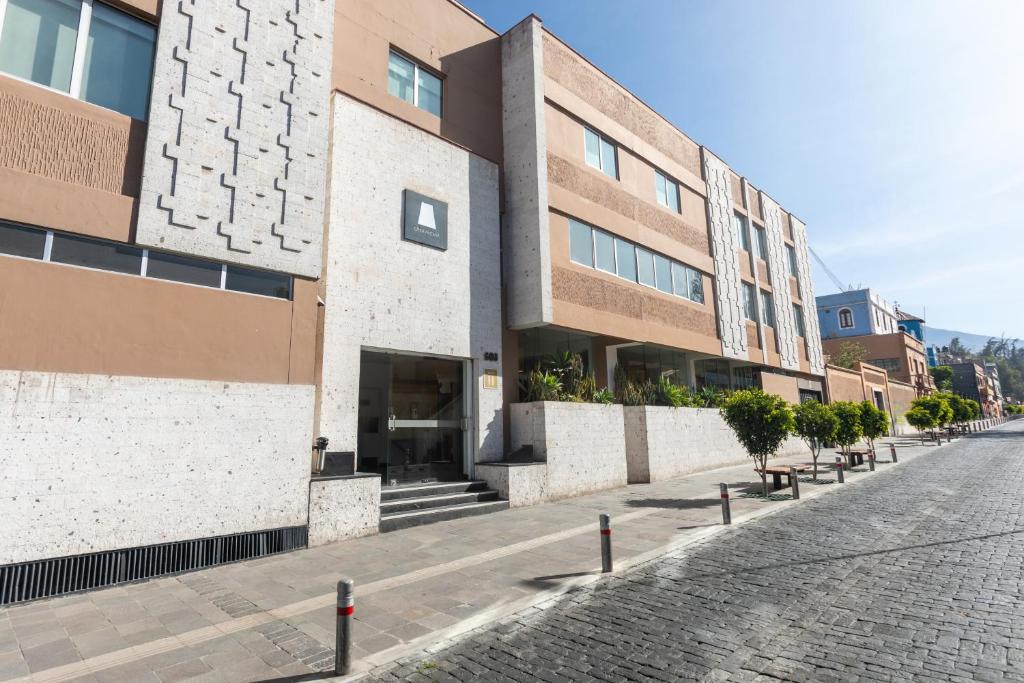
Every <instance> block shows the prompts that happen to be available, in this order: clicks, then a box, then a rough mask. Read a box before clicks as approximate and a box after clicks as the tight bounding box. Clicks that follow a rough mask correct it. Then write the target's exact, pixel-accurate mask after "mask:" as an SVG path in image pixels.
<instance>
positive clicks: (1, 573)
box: [0, 526, 308, 605]
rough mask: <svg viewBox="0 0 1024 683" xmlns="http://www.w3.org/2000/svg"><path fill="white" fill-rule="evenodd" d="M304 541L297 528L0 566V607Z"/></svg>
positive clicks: (288, 547) (294, 545) (244, 556)
mask: <svg viewBox="0 0 1024 683" xmlns="http://www.w3.org/2000/svg"><path fill="white" fill-rule="evenodd" d="M307 539H308V530H307V528H306V527H305V526H296V527H287V528H284V529H271V530H269V531H250V532H247V533H242V534H232V535H230V536H216V537H214V538H201V539H198V540H194V541H176V542H174V543H161V544H159V545H148V546H142V547H139V548H128V549H125V550H108V551H107V552H102V553H91V554H88V555H73V556H71V557H59V558H56V559H51V560H37V561H35V562H23V563H20V564H8V565H4V566H2V567H0V605H11V604H14V603H16V602H25V601H26V600H36V599H38V598H49V597H53V596H55V595H64V594H66V593H74V592H77V591H85V590H90V589H93V588H103V587H104V586H113V585H115V584H118V583H125V582H128V581H139V580H141V579H150V578H153V577H155V576H164V575H166V574H177V573H180V572H187V571H192V570H194V569H202V568H204V567H213V566H216V565H218V564H226V563H228V562H238V561H239V560H249V559H252V558H255V557H263V556H264V555H273V554H275V553H283V552H286V551H288V550H296V549H298V548H305V547H306V542H307Z"/></svg>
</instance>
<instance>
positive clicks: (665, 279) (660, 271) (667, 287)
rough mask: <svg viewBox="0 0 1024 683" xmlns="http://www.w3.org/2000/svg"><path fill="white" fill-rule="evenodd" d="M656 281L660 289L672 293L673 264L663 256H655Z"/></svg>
mask: <svg viewBox="0 0 1024 683" xmlns="http://www.w3.org/2000/svg"><path fill="white" fill-rule="evenodd" d="M654 280H655V283H656V285H657V287H658V289H660V290H661V291H663V292H665V293H666V294H671V293H672V262H671V261H669V260H668V259H667V258H665V257H664V256H662V255H661V254H655V255H654Z"/></svg>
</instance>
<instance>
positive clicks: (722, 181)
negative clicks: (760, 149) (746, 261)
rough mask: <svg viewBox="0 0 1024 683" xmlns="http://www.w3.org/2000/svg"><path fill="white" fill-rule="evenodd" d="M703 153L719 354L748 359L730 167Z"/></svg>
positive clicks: (709, 153)
mask: <svg viewBox="0 0 1024 683" xmlns="http://www.w3.org/2000/svg"><path fill="white" fill-rule="evenodd" d="M702 156H703V158H704V180H705V182H706V183H707V190H708V199H707V206H708V225H709V226H710V228H711V250H712V256H713V257H714V259H715V283H716V285H717V287H716V289H715V293H716V295H717V296H716V298H715V309H716V310H717V312H718V322H719V334H720V335H721V337H722V355H723V356H725V357H726V358H735V359H737V360H747V322H746V321H747V317H746V314H745V313H744V311H743V285H742V280H741V279H740V264H739V256H738V255H739V249H740V242H739V236H738V235H737V234H736V229H735V227H733V222H732V216H733V211H732V199H731V197H732V188H731V187H730V185H731V184H732V181H731V179H730V177H729V167H728V166H726V165H725V163H724V162H723V161H722V160H721V159H719V158H718V157H716V156H715V155H714V154H712V153H711V152H709V151H708V150H707V149H702Z"/></svg>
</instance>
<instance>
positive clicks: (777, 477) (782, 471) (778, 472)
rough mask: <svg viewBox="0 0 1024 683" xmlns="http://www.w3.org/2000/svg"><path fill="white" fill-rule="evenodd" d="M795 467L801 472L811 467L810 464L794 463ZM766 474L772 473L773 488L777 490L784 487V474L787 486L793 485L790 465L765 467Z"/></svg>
mask: <svg viewBox="0 0 1024 683" xmlns="http://www.w3.org/2000/svg"><path fill="white" fill-rule="evenodd" d="M793 469H795V470H796V471H797V473H798V474H799V473H800V472H806V471H807V470H809V469H811V466H810V465H793ZM764 473H765V474H770V475H772V488H773V489H774V490H776V491H778V490H779V489H781V488H782V475H786V486H792V485H793V481H792V480H791V479H790V472H789V465H773V466H772V467H766V468H764Z"/></svg>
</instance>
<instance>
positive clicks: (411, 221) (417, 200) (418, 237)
mask: <svg viewBox="0 0 1024 683" xmlns="http://www.w3.org/2000/svg"><path fill="white" fill-rule="evenodd" d="M403 194H404V201H403V207H402V208H403V211H402V239H404V240H406V241H408V242H416V243H417V244H423V245H426V246H428V247H433V248H434V249H440V250H442V251H444V250H446V249H447V248H448V204H447V203H445V202H442V201H441V200H439V199H433V198H432V197H427V196H425V195H422V194H420V193H418V192H413V191H412V190H405V192H404V193H403Z"/></svg>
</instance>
